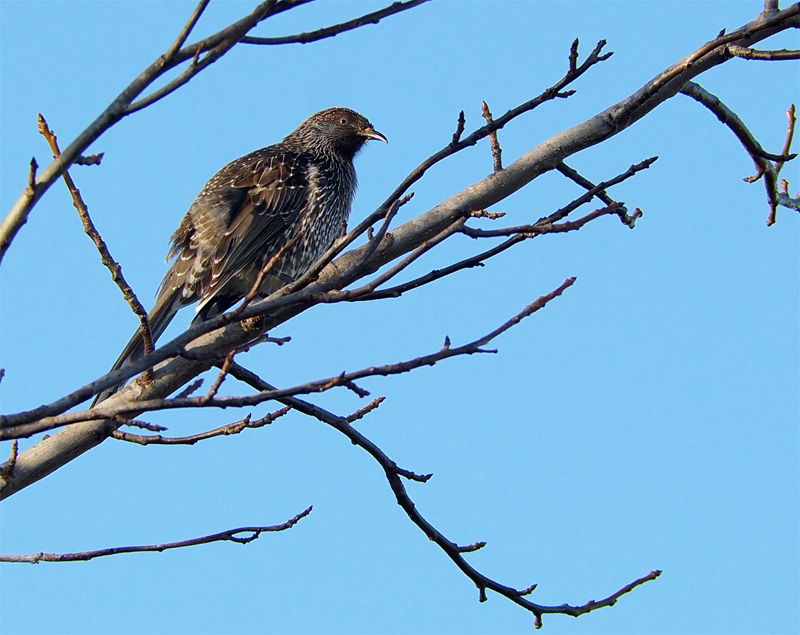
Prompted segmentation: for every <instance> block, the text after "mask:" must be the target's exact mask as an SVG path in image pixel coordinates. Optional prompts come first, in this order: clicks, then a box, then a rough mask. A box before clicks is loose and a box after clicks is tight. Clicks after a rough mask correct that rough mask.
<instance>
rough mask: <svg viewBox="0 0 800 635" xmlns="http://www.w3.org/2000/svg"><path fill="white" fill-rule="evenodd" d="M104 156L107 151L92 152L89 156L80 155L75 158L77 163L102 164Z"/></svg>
mask: <svg viewBox="0 0 800 635" xmlns="http://www.w3.org/2000/svg"><path fill="white" fill-rule="evenodd" d="M104 156H105V152H100V153H98V154H90V155H89V156H87V157H85V156H83V155H80V156H78V157H76V158H75V165H100V162H101V161H102V160H103V157H104Z"/></svg>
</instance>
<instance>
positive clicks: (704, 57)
mask: <svg viewBox="0 0 800 635" xmlns="http://www.w3.org/2000/svg"><path fill="white" fill-rule="evenodd" d="M799 13H800V5H793V6H792V7H790V8H789V9H786V10H784V11H781V12H779V13H775V14H772V15H770V17H769V19H763V18H759V19H757V20H755V21H754V22H752V23H750V24H748V25H746V26H745V27H743V28H741V29H739V30H738V31H737V32H736V33H735V34H732V35H735V37H733V38H731V37H730V36H729V37H728V38H724V41H722V40H715V41H714V42H713V43H712V44H713V46H711V47H710V48H709V46H710V45H705V46H704V47H701V49H699V50H698V52H696V53H694V54H692V55H691V56H689V57H687V58H686V59H685V60H682V61H681V62H679V63H678V64H676V65H674V66H673V67H671V68H670V69H668V70H667V71H665V72H664V73H662V74H660V75H659V76H658V77H656V78H655V79H654V80H652V81H651V82H648V84H647V85H645V86H644V87H643V88H642V89H640V90H639V91H637V92H636V93H635V94H634V95H631V96H630V97H629V98H627V99H625V100H623V101H622V102H620V103H618V104H616V105H614V106H612V107H611V108H609V109H607V110H605V111H604V112H602V113H600V114H598V115H596V116H594V117H592V118H591V119H589V120H587V121H585V122H584V123H581V124H578V125H577V126H574V127H572V128H570V129H569V130H566V131H564V132H562V133H560V134H558V135H556V136H554V137H552V138H551V139H548V140H547V141H545V142H544V143H542V144H540V145H539V146H537V147H535V148H533V149H532V150H530V151H529V152H528V153H526V154H525V155H523V156H522V157H521V158H519V159H518V160H517V161H515V162H514V163H512V164H511V165H509V166H508V167H507V168H505V169H504V170H503V171H502V172H499V173H497V174H492V175H490V176H489V177H487V178H486V179H484V180H482V181H480V182H478V183H476V184H474V185H472V186H470V187H468V188H467V189H465V190H463V191H462V192H459V193H458V194H456V195H454V196H452V197H450V198H449V199H447V200H446V201H443V202H442V203H440V204H439V205H437V206H436V207H434V208H433V209H431V210H430V211H428V212H426V213H425V214H422V215H421V216H419V217H417V218H415V219H413V220H411V221H409V222H407V223H405V224H404V225H401V226H400V227H398V228H396V229H394V230H393V231H391V232H389V233H388V234H387V235H386V237H385V239H384V241H382V243H381V245H380V246H379V247H378V249H376V250H375V253H374V254H373V255H372V257H371V258H370V260H369V262H367V263H366V266H365V267H364V269H363V274H364V275H366V274H367V273H371V272H372V271H376V270H377V269H378V268H379V267H381V266H383V265H384V264H386V263H388V262H391V261H392V260H394V259H395V258H397V257H399V256H402V255H403V254H405V253H408V252H409V251H411V250H413V249H415V248H416V247H417V246H419V245H420V244H422V243H423V242H424V241H425V240H427V239H428V238H430V237H431V236H433V235H435V234H436V233H438V232H439V231H441V230H442V229H443V228H445V227H447V226H449V225H450V224H452V223H453V222H454V221H455V220H456V219H457V218H459V217H460V216H461V215H462V214H464V212H465V211H468V212H469V211H472V210H481V209H488V208H489V207H490V206H491V205H493V204H495V203H497V202H498V201H500V200H502V199H503V198H505V197H507V196H509V195H510V194H512V193H514V192H516V191H517V190H519V189H520V188H522V187H523V186H524V185H526V184H527V183H529V182H530V181H532V180H533V179H535V178H536V177H538V176H539V175H541V174H543V173H545V172H547V171H549V170H552V169H554V168H555V167H556V166H557V165H559V164H560V163H561V162H563V161H564V160H565V159H566V158H567V157H569V156H571V155H572V154H575V153H577V152H579V151H580V150H583V149H585V148H588V147H591V146H594V145H597V144H598V143H602V142H603V141H605V140H606V139H609V138H610V137H612V136H614V135H616V134H618V133H619V132H621V131H622V130H623V129H625V128H626V127H627V126H629V125H632V124H633V123H635V122H636V121H638V120H639V119H641V118H642V117H644V116H645V115H646V114H647V113H648V112H650V111H651V110H652V109H653V108H655V107H656V106H658V105H659V104H660V103H663V101H665V100H667V99H669V98H670V97H672V96H674V95H675V94H677V92H678V91H679V90H680V89H681V88H682V87H683V85H684V84H685V83H686V82H687V81H689V80H691V79H692V78H694V77H696V76H697V75H699V74H701V73H703V72H704V71H706V70H708V69H709V68H712V67H714V66H717V65H719V64H722V63H724V62H725V61H727V60H728V59H730V57H729V56H728V55H726V54H724V52H723V51H722V48H723V46H724V45H726V44H731V43H739V42H737V40H741V42H740V43H741V44H743V45H748V46H751V45H754V44H755V43H757V42H759V41H761V40H763V39H765V38H767V37H769V36H770V35H773V34H775V33H777V32H779V31H782V30H785V29H788V28H792V27H796V26H798V24H800V21H799V20H798V14H799ZM581 68H582V67H579V69H578V70H579V71H580V69H581ZM545 97H546V96H545ZM542 99H544V97H542ZM511 112H512V111H510V113H511ZM507 114H508V113H507ZM502 119H503V118H498V119H496V120H495V126H497V127H500V126H499V122H501V120H502ZM495 129H496V128H495ZM482 130H484V131H485V133H486V134H488V131H486V127H484V128H483V129H482ZM475 134H476V135H477V134H478V133H475ZM468 140H469V144H470V145H471V144H472V143H474V142H476V139H474V138H473V139H469V137H468V138H467V139H465V140H462V141H459V143H465V142H467V141H468ZM442 154H443V153H438V154H437V155H434V157H432V158H431V159H430V160H429V161H427V162H426V163H425V164H424V165H423V166H421V167H420V168H418V169H417V170H415V171H414V172H413V173H412V174H411V175H409V177H408V178H407V179H406V180H405V181H404V183H403V184H401V186H400V187H399V188H398V189H397V190H396V192H395V194H393V195H392V197H390V199H389V200H390V201H392V202H393V201H394V200H397V198H399V196H402V194H403V193H405V190H406V189H407V188H408V187H409V186H410V185H411V183H413V182H414V181H416V180H417V179H418V178H421V175H422V174H423V173H424V171H425V169H426V166H427V165H430V164H432V163H435V162H436V161H438V160H440V155H442ZM398 192H399V194H398ZM384 210H385V208H383V207H382V208H381V209H380V210H379V212H380V213H377V212H376V214H375V215H373V216H374V217H375V218H373V217H370V218H368V219H367V221H365V224H366V225H367V226H371V225H372V224H373V223H374V222H375V220H376V219H380V218H382V217H383V215H384V214H385V211H384ZM362 225H364V224H362ZM359 227H361V226H359ZM356 229H359V228H356ZM364 230H365V229H364ZM364 249H365V248H364V247H360V248H356V249H353V250H351V251H350V252H348V253H345V254H343V255H341V256H339V257H338V258H337V259H336V260H335V261H333V262H331V263H329V264H328V265H327V266H326V267H325V268H324V269H323V270H322V271H320V272H318V273H317V272H314V275H315V276H316V279H317V282H316V283H315V284H314V285H312V286H311V287H309V288H307V289H304V290H302V291H299V292H297V293H294V294H292V295H291V297H283V296H282V297H276V298H271V299H268V300H264V301H261V302H258V303H255V304H253V305H251V306H249V307H248V308H247V309H246V310H245V311H244V312H243V313H242V315H241V316H240V318H243V319H244V318H247V317H253V316H255V315H258V314H267V313H269V315H270V317H269V318H266V319H265V320H264V328H266V329H271V328H273V327H274V326H275V325H277V324H280V323H282V322H284V321H286V320H287V319H290V318H291V317H293V316H294V315H296V314H297V313H299V312H300V311H302V310H304V309H305V308H307V307H308V306H311V304H313V302H312V301H311V296H312V295H313V293H319V292H324V291H327V290H330V289H334V288H337V282H338V281H339V280H340V279H341V276H342V275H343V274H344V273H347V272H348V271H349V270H351V269H350V267H351V266H354V265H355V264H360V258H361V256H362V254H363V253H364ZM339 288H340V287H339ZM286 292H287V291H284V292H282V293H286ZM277 295H279V296H280V295H281V294H277ZM224 322H225V320H224V316H219V318H214V319H213V320H209V321H208V322H206V323H203V324H199V325H197V326H195V327H193V328H192V329H190V330H189V331H187V332H186V333H184V334H183V335H181V336H180V337H178V338H176V339H174V340H173V341H172V342H170V343H169V344H167V345H166V346H164V347H161V348H160V349H157V350H156V351H154V352H153V353H151V354H150V355H148V356H146V357H144V358H142V359H141V360H139V363H138V364H132V365H131V367H129V370H127V371H124V372H120V371H117V372H116V373H112V374H110V375H107V376H106V377H105V378H103V381H98V382H93V384H89V385H87V386H84V387H83V388H81V389H79V390H77V391H75V392H74V393H72V394H71V395H69V396H67V397H65V398H64V399H60V400H58V401H57V402H54V403H53V404H51V405H50V406H47V407H43V408H41V409H39V408H37V409H35V410H34V411H30V412H29V413H21V415H22V414H24V416H20V417H18V418H17V419H16V420H17V421H18V422H19V421H21V420H25V419H27V420H28V421H35V420H36V419H37V418H39V417H41V416H51V415H54V414H57V413H59V412H65V411H66V410H67V409H69V408H72V407H74V406H75V405H77V404H79V403H81V402H82V401H84V400H86V399H88V398H90V397H91V396H92V395H93V394H96V393H97V392H100V391H101V390H103V389H104V388H107V387H109V386H112V385H116V384H118V383H120V382H121V381H124V380H125V379H127V378H128V377H130V376H132V375H133V374H136V373H139V372H141V371H142V370H144V368H146V367H148V366H152V365H153V364H156V363H158V362H159V361H163V360H165V359H168V358H169V357H171V356H174V355H176V354H178V353H177V352H176V350H175V349H176V347H177V348H183V347H185V346H186V345H187V343H188V342H191V341H192V340H194V339H195V338H197V337H198V336H199V335H200V334H202V333H208V332H209V331H211V330H213V329H218V328H219V327H220V326H222V325H224ZM249 339H252V334H250V333H248V332H247V331H246V330H245V329H243V328H242V327H241V326H240V325H238V324H231V325H229V326H227V327H226V328H225V329H223V330H221V331H220V332H218V333H215V334H213V335H207V336H204V337H203V338H201V339H198V340H197V342H196V343H195V344H193V345H192V347H193V348H196V349H197V350H202V349H206V350H207V351H208V352H211V351H212V350H216V351H219V350H230V348H233V347H235V346H237V345H240V344H242V343H244V342H246V341H248V340H249ZM206 368H208V363H207V362H202V361H192V360H184V359H175V360H172V361H171V362H169V363H167V364H165V365H163V366H162V367H161V368H159V369H157V371H156V372H155V373H154V376H155V380H154V382H153V384H152V385H151V386H148V387H147V388H146V389H145V388H144V387H141V386H136V385H135V384H134V385H132V386H129V387H126V388H125V389H124V390H123V391H121V392H120V393H118V394H117V395H114V397H112V399H113V398H117V399H119V400H124V399H132V398H144V399H149V398H153V397H157V398H163V397H164V396H166V395H167V394H169V393H170V392H172V391H174V390H176V389H177V388H178V387H179V386H181V385H182V384H183V383H185V382H187V381H189V380H191V379H192V378H194V377H195V376H197V375H198V374H199V373H200V372H202V371H203V370H205V369H206ZM126 373H129V374H126ZM108 405H109V406H110V405H112V404H108ZM9 419H10V418H9ZM113 429H114V426H113V424H109V423H108V422H87V423H85V424H78V425H75V426H70V427H69V428H68V429H66V430H64V431H62V432H60V433H59V434H57V435H55V436H53V437H51V438H49V439H47V440H45V441H43V442H42V443H40V444H39V445H37V446H35V447H34V448H31V449H30V450H28V451H26V452H23V453H22V454H21V455H20V456H19V458H18V460H17V466H16V469H15V470H14V474H13V475H12V476H11V477H10V479H9V480H8V482H7V486H6V488H5V489H4V490H3V492H2V494H0V496H7V495H10V494H11V493H13V492H15V491H18V490H19V489H21V488H23V487H25V486H27V485H29V484H30V483H32V482H34V481H36V480H38V479H39V478H42V477H43V476H46V475H47V474H49V473H50V472H52V471H53V470H55V469H57V468H58V467H60V466H61V465H64V464H65V463H67V462H68V461H70V460H72V459H73V458H75V457H76V456H78V455H80V454H81V453H83V452H85V451H86V450H88V449H90V448H91V447H94V445H96V444H97V443H99V442H101V441H102V440H103V439H104V438H106V437H107V436H108V435H109V434H110V433H111V431H112V430H113Z"/></svg>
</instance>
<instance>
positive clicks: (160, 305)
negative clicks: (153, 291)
mask: <svg viewBox="0 0 800 635" xmlns="http://www.w3.org/2000/svg"><path fill="white" fill-rule="evenodd" d="M178 296H179V291H176V292H173V293H172V294H170V295H169V296H166V297H164V298H163V299H162V298H161V297H159V299H158V300H157V301H156V305H155V306H154V307H153V310H152V311H150V313H148V314H147V320H148V322H149V323H150V335H151V336H152V338H153V343H155V342H156V340H158V338H159V337H161V334H162V333H163V332H164V331H165V330H166V329H167V326H169V323H170V322H171V321H172V318H173V317H175V314H176V313H177V312H178V309H180V308H181V307H182V306H183V305H182V304H181V303H180V301H179V297H178ZM142 355H144V338H143V337H142V329H141V328H138V329H136V332H135V333H134V334H133V337H131V339H130V341H129V342H128V344H127V345H126V346H125V348H123V349H122V353H120V356H119V357H118V358H117V361H116V362H114V365H113V366H112V367H111V370H110V371H109V372H113V371H115V370H119V369H120V368H122V367H123V366H126V365H127V364H129V363H131V362H133V361H135V360H137V359H139V358H140V357H142ZM122 386H123V384H118V385H116V386H113V387H112V388H107V389H106V390H104V391H103V392H101V393H100V394H99V395H97V396H96V397H95V398H94V401H92V407H94V406H95V405H96V404H98V403H99V402H101V401H104V400H105V399H108V398H109V397H110V396H111V395H113V394H114V393H115V392H117V390H119V389H120V388H122Z"/></svg>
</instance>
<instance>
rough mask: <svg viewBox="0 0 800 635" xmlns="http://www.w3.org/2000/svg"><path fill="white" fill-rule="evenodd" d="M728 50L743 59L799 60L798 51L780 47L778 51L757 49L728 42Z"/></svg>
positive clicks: (799, 53)
mask: <svg viewBox="0 0 800 635" xmlns="http://www.w3.org/2000/svg"><path fill="white" fill-rule="evenodd" d="M728 52H729V53H730V54H731V55H733V56H734V57H741V58H742V59H745V60H767V61H776V60H800V51H790V50H788V49H781V50H780V51H757V50H755V49H751V48H748V47H746V46H739V45H738V44H729V45H728Z"/></svg>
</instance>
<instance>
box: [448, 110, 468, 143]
mask: <svg viewBox="0 0 800 635" xmlns="http://www.w3.org/2000/svg"><path fill="white" fill-rule="evenodd" d="M466 124H467V120H466V118H465V117H464V111H463V110H462V111H461V112H460V113H458V125H457V126H456V131H455V132H454V133H453V140H452V141H451V142H450V145H451V146H457V145H458V142H459V141H460V140H461V135H462V134H464V127H465V126H466Z"/></svg>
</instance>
